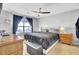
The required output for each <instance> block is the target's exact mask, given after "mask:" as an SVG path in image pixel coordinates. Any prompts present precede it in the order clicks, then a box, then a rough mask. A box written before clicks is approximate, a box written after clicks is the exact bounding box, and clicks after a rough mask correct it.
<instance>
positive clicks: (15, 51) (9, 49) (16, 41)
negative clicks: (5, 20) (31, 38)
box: [0, 36, 23, 55]
mask: <svg viewBox="0 0 79 59" xmlns="http://www.w3.org/2000/svg"><path fill="white" fill-rule="evenodd" d="M22 54H23V38H21V37H19V36H6V37H3V38H1V39H0V55H22Z"/></svg>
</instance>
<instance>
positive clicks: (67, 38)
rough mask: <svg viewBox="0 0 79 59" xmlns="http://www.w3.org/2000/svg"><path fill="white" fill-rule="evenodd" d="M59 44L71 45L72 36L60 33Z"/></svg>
mask: <svg viewBox="0 0 79 59" xmlns="http://www.w3.org/2000/svg"><path fill="white" fill-rule="evenodd" d="M59 37H60V42H62V43H66V44H72V39H73V34H72V33H60V34H59Z"/></svg>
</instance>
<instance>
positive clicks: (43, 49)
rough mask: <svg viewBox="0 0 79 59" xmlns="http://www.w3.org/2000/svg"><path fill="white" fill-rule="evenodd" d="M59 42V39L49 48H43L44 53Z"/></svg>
mask: <svg viewBox="0 0 79 59" xmlns="http://www.w3.org/2000/svg"><path fill="white" fill-rule="evenodd" d="M58 42H59V40H57V41H56V42H55V43H54V44H53V45H52V46H50V47H49V48H48V49H47V50H45V49H43V53H44V54H47V53H48V52H49V51H50V50H51V49H52V48H53V47H54V46H55V45H56V44H57V43H58Z"/></svg>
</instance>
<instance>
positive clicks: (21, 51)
mask: <svg viewBox="0 0 79 59" xmlns="http://www.w3.org/2000/svg"><path fill="white" fill-rule="evenodd" d="M22 54H23V50H21V49H19V50H18V51H15V52H13V53H11V54H9V55H22Z"/></svg>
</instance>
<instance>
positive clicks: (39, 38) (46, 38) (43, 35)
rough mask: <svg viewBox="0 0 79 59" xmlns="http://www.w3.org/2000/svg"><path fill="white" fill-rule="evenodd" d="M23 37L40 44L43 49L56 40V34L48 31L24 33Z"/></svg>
mask: <svg viewBox="0 0 79 59" xmlns="http://www.w3.org/2000/svg"><path fill="white" fill-rule="evenodd" d="M24 37H25V39H26V40H28V41H30V42H35V43H38V44H41V45H42V47H43V48H44V49H47V48H48V47H49V46H50V45H52V44H53V43H54V42H55V41H57V39H58V34H57V33H50V32H32V33H25V35H24Z"/></svg>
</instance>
